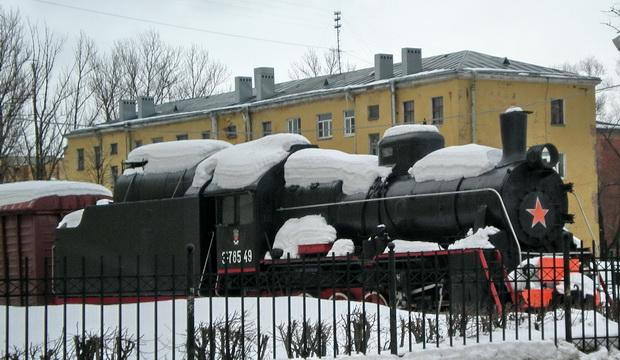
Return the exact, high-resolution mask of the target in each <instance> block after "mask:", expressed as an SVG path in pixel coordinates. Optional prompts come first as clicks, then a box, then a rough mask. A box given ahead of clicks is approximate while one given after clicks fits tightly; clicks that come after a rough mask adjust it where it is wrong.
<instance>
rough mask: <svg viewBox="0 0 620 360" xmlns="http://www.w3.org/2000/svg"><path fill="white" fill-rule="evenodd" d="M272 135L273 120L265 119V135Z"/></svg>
mask: <svg viewBox="0 0 620 360" xmlns="http://www.w3.org/2000/svg"><path fill="white" fill-rule="evenodd" d="M267 135H271V121H263V136H267Z"/></svg>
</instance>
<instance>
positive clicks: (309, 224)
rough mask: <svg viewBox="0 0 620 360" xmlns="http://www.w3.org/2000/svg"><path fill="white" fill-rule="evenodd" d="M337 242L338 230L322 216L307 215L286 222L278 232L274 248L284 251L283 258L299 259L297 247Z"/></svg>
mask: <svg viewBox="0 0 620 360" xmlns="http://www.w3.org/2000/svg"><path fill="white" fill-rule="evenodd" d="M334 240H336V229H334V227H333V226H331V225H328V224H327V221H325V218H324V217H322V216H321V215H307V216H304V217H302V218H292V219H288V220H286V222H285V223H284V225H282V227H281V228H280V230H278V233H277V234H276V238H275V240H274V242H273V247H274V248H278V249H282V250H283V251H284V253H283V255H282V258H287V254H290V257H291V258H297V257H299V253H298V252H297V246H299V245H308V244H330V243H332V242H334Z"/></svg>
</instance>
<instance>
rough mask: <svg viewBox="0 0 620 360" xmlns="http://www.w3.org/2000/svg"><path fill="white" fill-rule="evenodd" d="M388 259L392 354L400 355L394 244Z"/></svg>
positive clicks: (390, 243) (391, 243) (390, 248)
mask: <svg viewBox="0 0 620 360" xmlns="http://www.w3.org/2000/svg"><path fill="white" fill-rule="evenodd" d="M388 249H389V253H388V259H389V273H390V352H391V353H392V354H393V355H397V354H398V342H397V341H398V340H397V338H396V262H395V261H394V243H393V242H391V241H390V242H389V243H388Z"/></svg>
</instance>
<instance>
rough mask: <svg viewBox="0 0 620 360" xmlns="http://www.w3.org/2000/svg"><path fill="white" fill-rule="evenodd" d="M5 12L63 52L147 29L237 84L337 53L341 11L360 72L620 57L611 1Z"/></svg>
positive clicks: (347, 46) (29, 6) (237, 3)
mask: <svg viewBox="0 0 620 360" xmlns="http://www.w3.org/2000/svg"><path fill="white" fill-rule="evenodd" d="M0 4H2V6H3V7H4V8H9V9H19V11H20V12H21V14H22V15H24V16H26V17H28V18H30V19H31V20H35V21H45V22H46V23H47V24H48V25H49V26H50V27H51V28H52V29H53V30H55V31H57V32H58V33H61V34H64V36H65V37H66V39H67V46H70V45H71V40H72V39H74V38H75V37H76V36H77V35H78V34H79V32H80V30H83V31H85V32H86V33H87V34H88V35H89V36H91V37H92V38H94V39H95V41H96V43H97V44H98V46H99V48H100V49H107V48H109V47H110V46H111V44H112V43H113V42H114V41H115V40H117V39H121V38H126V37H129V36H132V35H133V34H135V33H139V32H141V31H144V30H148V29H155V30H157V31H159V33H160V34H161V35H162V37H163V38H164V39H165V40H166V41H168V42H170V43H173V44H179V45H189V44H192V43H198V44H201V45H203V46H205V47H206V48H208V49H209V50H210V53H211V54H212V56H213V57H215V58H217V59H219V60H220V61H222V62H223V63H225V64H226V65H227V66H228V68H229V70H230V73H231V83H232V76H236V75H252V69H253V68H254V67H258V66H272V67H274V68H275V72H276V81H278V82H279V81H284V80H286V79H288V69H289V67H290V63H291V62H292V61H295V60H297V59H299V58H300V56H301V55H302V54H303V53H304V52H305V51H306V49H307V47H308V46H316V47H322V48H329V47H335V44H336V35H335V31H334V29H333V25H334V22H333V11H334V10H340V11H341V12H342V19H343V20H342V28H341V30H342V31H341V44H342V45H341V47H342V49H343V50H344V54H343V56H344V59H345V60H346V61H348V62H350V63H352V64H354V65H356V66H357V68H361V67H367V66H371V65H372V61H373V60H372V59H373V54H375V53H379V52H385V53H393V54H394V61H395V62H400V48H402V47H420V48H422V55H423V56H430V55H437V54H443V53H449V52H454V51H459V50H476V51H479V52H483V53H487V54H491V55H497V56H507V57H508V58H510V59H516V60H521V61H525V62H530V63H534V64H538V65H545V66H551V65H556V64H561V63H564V62H567V61H568V62H577V61H579V60H580V59H582V58H584V57H587V56H595V57H597V58H599V59H600V60H601V61H602V62H603V63H604V64H605V65H606V66H607V67H608V69H609V71H610V73H614V72H615V63H616V60H617V59H618V58H619V56H618V55H619V52H618V51H617V50H616V49H615V47H614V46H613V44H612V42H611V39H612V38H613V37H614V31H613V30H612V29H610V28H609V27H606V26H604V25H602V24H601V23H603V22H607V21H610V20H611V21H612V22H613V21H616V23H617V24H618V25H620V19H617V20H616V19H614V18H612V17H610V16H609V15H608V14H607V13H605V10H607V9H608V8H609V7H610V6H611V5H612V4H614V2H613V1H607V0H553V1H544V0H535V1H534V0H518V1H509V2H508V1H497V0H488V1H482V0H480V1H476V0H469V1H456V0H455V1H413V0H409V1H407V0H403V1H380V0H375V1H368V0H363V1H360V0H355V1H354V0H320V1H308V0H270V1H266V0H167V1H164V0H105V1H92V0H91V1H88V0H49V1H48V0H0ZM77 8H81V9H77ZM137 19H141V20H143V21H139V20H137ZM181 27H183V28H181ZM217 33H219V34H217ZM225 34H229V35H230V36H227V35H225ZM251 38H252V39H251ZM260 39H263V40H260ZM284 43H287V44H284Z"/></svg>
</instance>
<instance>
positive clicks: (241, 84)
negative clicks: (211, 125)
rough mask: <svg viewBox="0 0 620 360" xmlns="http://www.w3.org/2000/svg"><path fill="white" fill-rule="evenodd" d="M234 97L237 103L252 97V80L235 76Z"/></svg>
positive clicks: (247, 77)
mask: <svg viewBox="0 0 620 360" xmlns="http://www.w3.org/2000/svg"><path fill="white" fill-rule="evenodd" d="M235 97H236V99H237V102H238V103H240V102H244V101H246V100H248V99H249V98H251V97H252V78H251V77H249V76H235Z"/></svg>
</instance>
